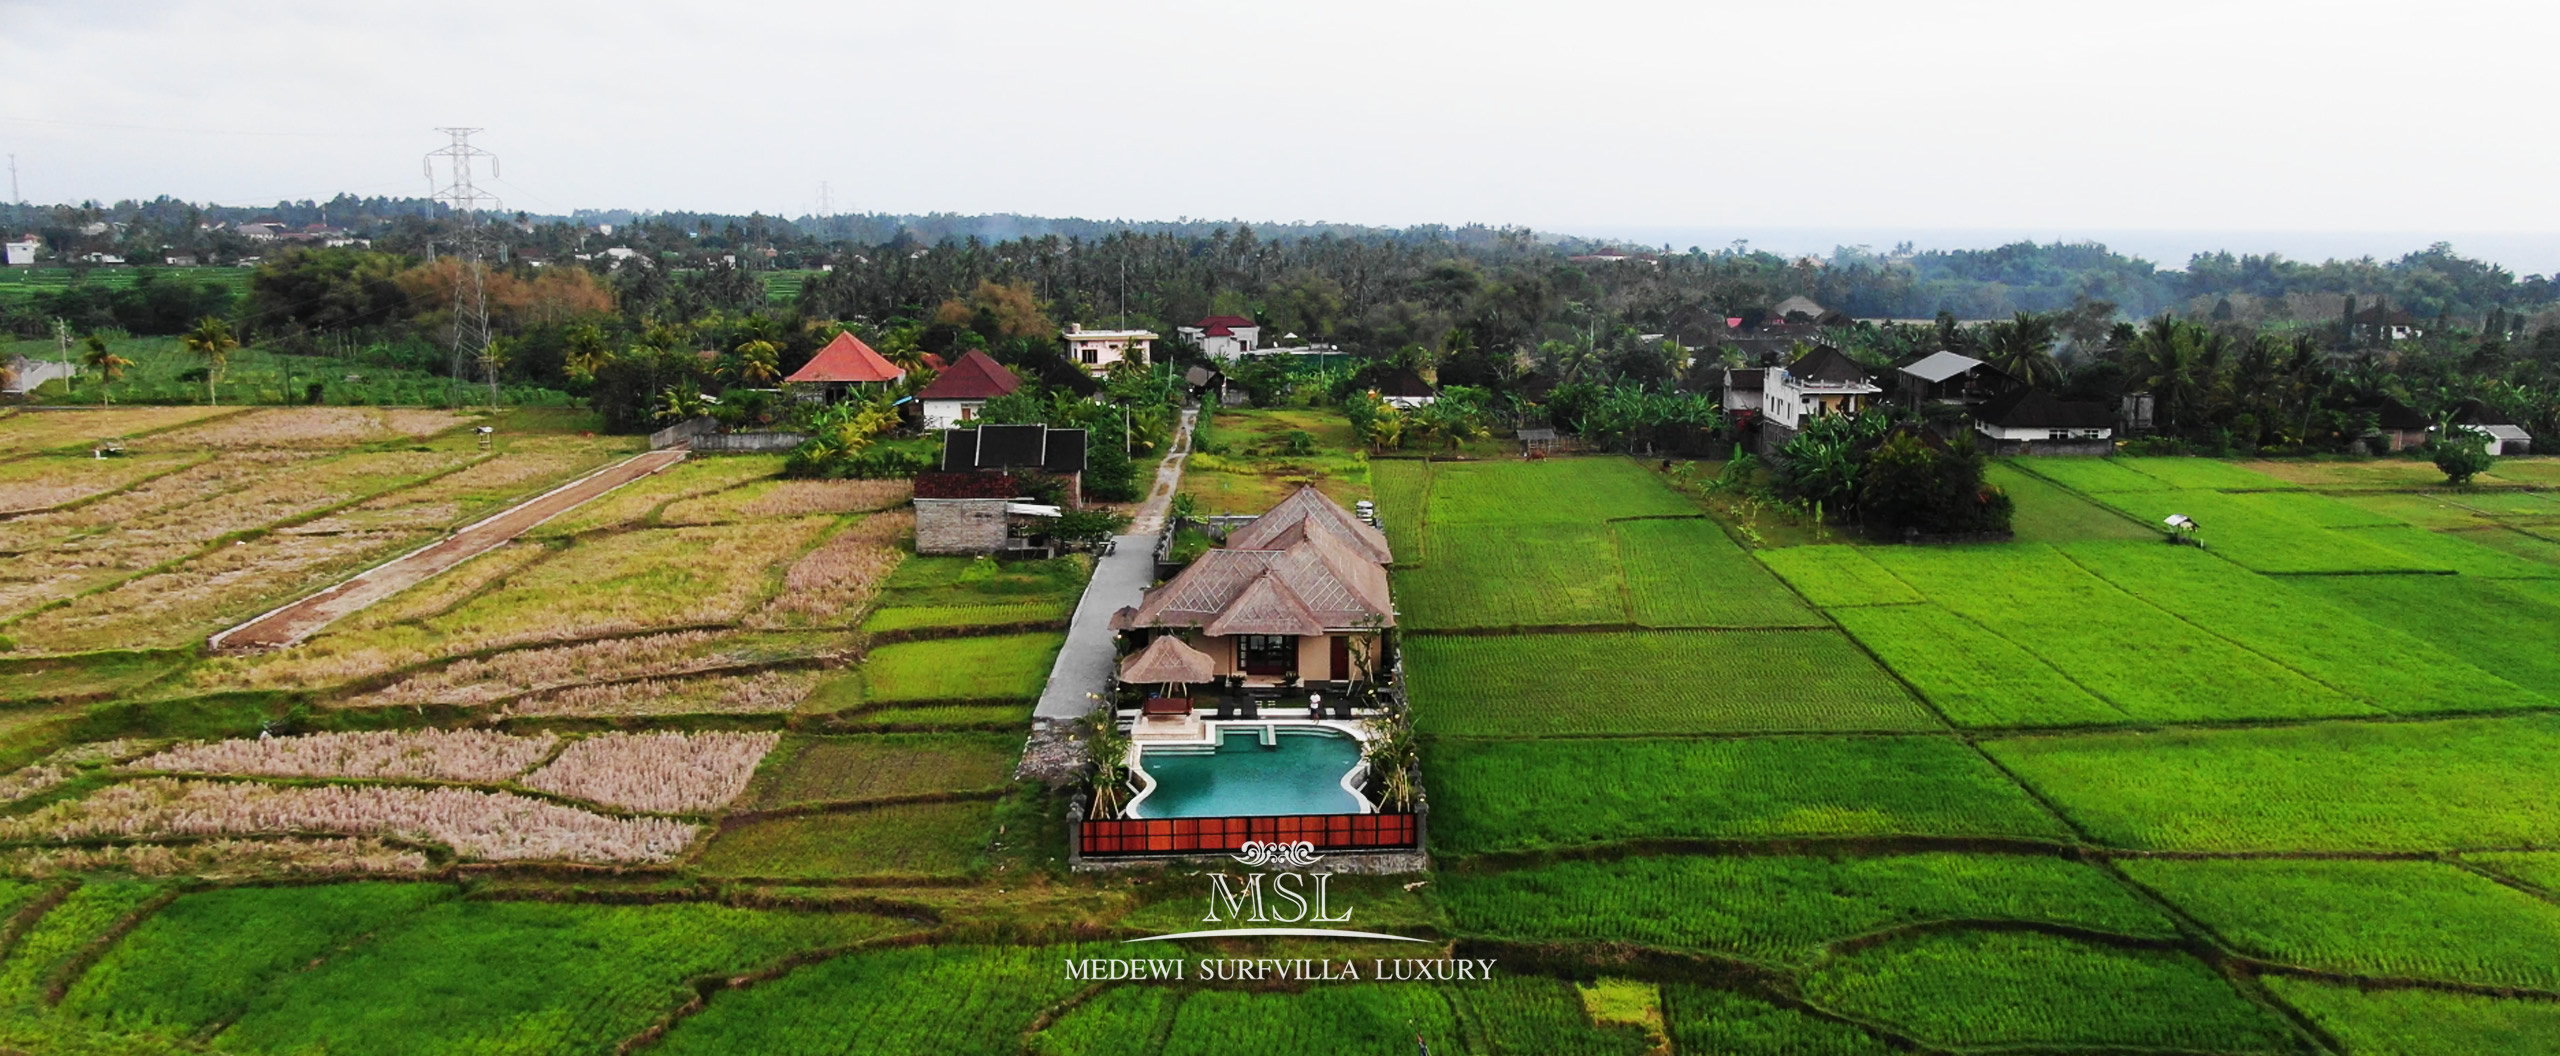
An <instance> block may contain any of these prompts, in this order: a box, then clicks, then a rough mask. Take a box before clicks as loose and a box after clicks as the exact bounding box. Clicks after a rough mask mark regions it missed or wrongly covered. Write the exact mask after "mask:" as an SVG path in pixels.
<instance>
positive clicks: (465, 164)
mask: <svg viewBox="0 0 2560 1056" xmlns="http://www.w3.org/2000/svg"><path fill="white" fill-rule="evenodd" d="M436 131H438V132H442V133H444V134H445V135H447V136H450V137H452V138H453V142H452V143H451V144H450V145H447V146H446V147H445V148H444V149H443V150H436V151H429V152H428V153H427V158H426V168H427V188H428V192H427V196H428V197H430V198H433V199H435V200H436V201H439V202H443V203H444V204H446V205H447V206H450V207H451V208H452V209H453V212H454V216H455V217H456V218H458V219H459V220H460V221H461V222H462V237H461V239H460V242H459V244H458V245H457V246H456V247H455V249H456V250H457V251H458V252H457V253H456V254H455V255H456V256H457V257H458V258H460V261H461V264H462V266H461V267H460V268H459V269H456V271H455V273H454V280H453V376H454V377H455V378H460V377H462V366H463V361H464V360H465V359H469V360H472V361H474V362H476V363H477V364H478V365H479V366H480V368H481V373H483V374H486V375H488V378H489V406H491V407H496V406H497V405H498V363H497V358H496V357H495V356H494V355H493V354H492V350H491V348H490V344H489V289H488V279H487V277H486V275H485V274H484V272H483V265H482V263H481V259H482V257H484V256H485V255H486V249H487V241H488V239H487V235H486V233H485V232H484V231H483V230H482V229H481V227H480V212H481V210H483V209H496V208H498V207H499V205H498V196H497V195H494V194H489V193H486V192H483V191H481V190H480V189H479V188H478V187H476V186H473V185H472V182H471V165H472V162H473V161H474V160H475V159H479V158H487V159H489V175H491V176H495V175H498V156H497V155H495V154H491V153H489V152H488V151H485V150H482V149H480V148H478V147H475V146H472V145H471V134H472V133H474V132H478V131H481V130H480V129H477V128H439V129H437V130H436ZM437 158H443V159H445V170H446V178H445V179H444V180H443V181H442V182H438V181H437V178H436V159H437Z"/></svg>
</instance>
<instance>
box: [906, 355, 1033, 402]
mask: <svg viewBox="0 0 2560 1056" xmlns="http://www.w3.org/2000/svg"><path fill="white" fill-rule="evenodd" d="M1021 387H1022V379H1021V378H1017V377H1014V376H1013V372H1012V371H1010V370H1006V369H1004V364H1002V363H998V362H996V361H995V357H993V356H990V355H988V354H986V353H985V352H983V351H980V350H978V349H974V348H973V349H970V350H969V354H968V355H965V356H962V357H960V361H959V362H957V363H954V364H952V365H951V366H950V367H949V368H947V369H945V370H944V371H943V372H942V373H940V374H938V375H935V376H934V379H933V383H932V384H930V385H927V386H925V387H924V391H922V392H919V393H916V398H917V399H919V400H989V399H994V398H995V397H998V396H1002V395H1004V394H1006V393H1008V392H1012V391H1013V390H1015V389H1019V388H1021Z"/></svg>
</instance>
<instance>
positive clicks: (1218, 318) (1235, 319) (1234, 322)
mask: <svg viewBox="0 0 2560 1056" xmlns="http://www.w3.org/2000/svg"><path fill="white" fill-rule="evenodd" d="M1260 325H1262V324H1260V323H1257V322H1254V321H1253V320H1252V319H1249V318H1247V317H1245V316H1241V315H1213V316H1210V317H1208V318H1206V319H1203V320H1200V328H1201V329H1203V330H1214V329H1216V328H1218V327H1221V326H1260Z"/></svg>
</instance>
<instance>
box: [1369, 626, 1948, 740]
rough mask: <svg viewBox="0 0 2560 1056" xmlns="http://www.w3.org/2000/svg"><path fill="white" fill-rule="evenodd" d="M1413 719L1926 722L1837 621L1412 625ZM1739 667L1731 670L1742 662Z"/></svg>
mask: <svg viewBox="0 0 2560 1056" xmlns="http://www.w3.org/2000/svg"><path fill="white" fill-rule="evenodd" d="M1405 662H1406V665H1407V673H1408V677H1410V678H1411V679H1412V688H1413V695H1414V698H1415V700H1416V701H1417V703H1416V704H1415V707H1414V712H1415V721H1416V722H1417V724H1419V726H1420V727H1421V729H1422V730H1423V732H1425V733H1434V734H1452V735H1465V736H1495V737H1502V736H1539V735H1555V734H1662V733H1706V732H1731V731H1749V730H1766V731H1811V730H1929V729H1937V728H1939V725H1940V724H1939V723H1938V721H1937V719H1936V718H1935V717H1933V716H1931V715H1930V714H1929V712H1928V709H1926V708H1924V707H1922V706H1921V705H1920V704H1919V702H1917V701H1914V700H1912V699H1911V695H1910V694H1909V693H1906V692H1904V691H1903V689H1902V686H1901V685H1900V684H1899V683H1896V682H1895V681H1893V679H1892V678H1891V677H1889V676H1887V675H1886V674H1885V673H1884V671H1883V670H1882V669H1881V668H1878V667H1877V666H1876V665H1875V661H1873V660H1870V659H1868V658H1867V656H1866V654H1864V653H1861V652H1859V651H1858V649H1857V647H1856V646H1854V645H1852V644H1850V643H1849V641H1848V639H1847V638H1845V637H1843V636H1842V635H1841V634H1840V633H1839V632H1837V631H1676V632H1675V631H1657V632H1643V633H1603V634H1522V635H1482V636H1479V635H1468V636H1455V635H1415V636H1411V637H1408V638H1406V639H1405ZM1746 671H1747V672H1749V673H1750V674H1749V677H1740V675H1741V673H1742V672H1746Z"/></svg>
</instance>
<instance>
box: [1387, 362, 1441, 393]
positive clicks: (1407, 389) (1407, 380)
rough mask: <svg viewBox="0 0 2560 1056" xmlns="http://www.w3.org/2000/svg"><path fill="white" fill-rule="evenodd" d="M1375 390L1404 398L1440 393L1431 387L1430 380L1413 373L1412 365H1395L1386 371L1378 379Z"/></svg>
mask: <svg viewBox="0 0 2560 1056" xmlns="http://www.w3.org/2000/svg"><path fill="white" fill-rule="evenodd" d="M1376 390H1377V393H1378V395H1380V396H1396V397H1401V398H1405V399H1418V398H1423V397H1436V396H1438V395H1440V390H1438V389H1435V388H1432V387H1431V383H1430V382H1427V381H1424V380H1422V375H1420V374H1417V373H1415V372H1414V370H1413V368H1412V367H1397V368H1396V369H1395V370H1393V371H1390V372H1388V374H1387V376H1386V377H1383V378H1380V379H1378V384H1377V386H1376Z"/></svg>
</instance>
